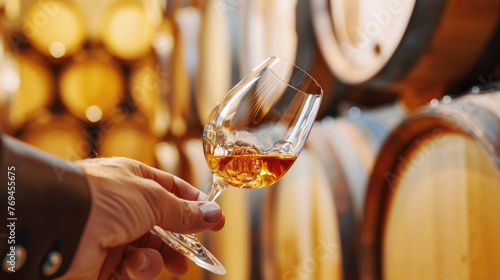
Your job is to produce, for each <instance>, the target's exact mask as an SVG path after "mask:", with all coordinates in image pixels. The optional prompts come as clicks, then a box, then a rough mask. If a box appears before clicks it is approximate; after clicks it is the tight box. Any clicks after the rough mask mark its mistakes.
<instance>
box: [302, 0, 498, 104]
mask: <svg viewBox="0 0 500 280" xmlns="http://www.w3.org/2000/svg"><path fill="white" fill-rule="evenodd" d="M311 3H312V10H313V14H314V16H313V19H314V24H315V31H316V37H317V39H318V41H319V43H320V47H321V50H322V52H323V55H324V56H325V57H326V60H327V62H328V64H329V66H330V68H331V69H332V70H333V71H334V73H335V75H336V77H338V78H339V79H341V80H342V81H344V82H346V83H348V84H364V85H366V86H369V87H373V88H391V89H394V90H395V91H397V92H400V95H401V97H402V99H403V100H404V101H405V103H406V104H407V106H409V107H410V108H414V107H417V106H419V105H423V104H424V103H426V102H428V101H429V100H430V99H432V98H438V97H440V96H442V95H443V92H444V89H445V88H446V87H447V86H448V85H449V84H450V83H451V82H453V81H455V80H457V79H458V78H460V77H462V76H463V75H464V74H466V73H467V71H468V70H469V68H471V67H472V66H473V65H474V63H475V61H476V60H477V59H478V58H479V56H480V55H481V53H482V52H483V50H484V48H485V47H486V46H487V45H488V43H489V42H490V39H491V38H492V37H493V35H494V32H495V29H496V27H497V26H498V22H499V19H500V16H499V15H500V2H498V1H495V0H491V1H490V0H482V1H475V2H471V1H467V0H460V1H445V0H442V1H420V0H419V1H415V0H411V1H375V2H374V1H368V0H366V1H355V2H351V1H341V0H312V1H311ZM470 42H474V44H471V43H470Z"/></svg>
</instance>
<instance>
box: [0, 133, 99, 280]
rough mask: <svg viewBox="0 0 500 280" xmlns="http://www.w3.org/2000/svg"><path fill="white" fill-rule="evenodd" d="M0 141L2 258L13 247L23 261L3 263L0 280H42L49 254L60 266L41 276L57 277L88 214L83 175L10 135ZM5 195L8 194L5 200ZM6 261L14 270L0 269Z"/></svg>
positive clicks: (75, 242)
mask: <svg viewBox="0 0 500 280" xmlns="http://www.w3.org/2000/svg"><path fill="white" fill-rule="evenodd" d="M0 141H1V143H0V159H1V169H0V174H1V175H0V180H2V185H1V186H2V187H1V189H0V206H1V207H0V223H5V224H6V225H5V226H1V227H0V253H1V254H2V255H1V257H2V260H3V259H4V258H5V256H6V255H7V254H9V253H10V252H11V249H12V248H14V247H13V246H22V247H23V248H24V249H25V250H26V260H25V262H24V264H23V265H22V266H20V264H21V263H20V262H21V261H20V260H16V261H15V262H12V263H10V264H9V263H7V266H3V267H2V269H0V279H44V278H45V276H44V275H43V270H44V269H43V268H44V265H45V267H47V265H49V264H50V262H47V261H48V255H50V253H52V252H55V253H56V255H57V254H60V256H62V259H61V264H60V267H59V268H58V269H56V270H55V272H53V274H51V275H48V276H49V277H46V278H55V277H57V276H60V275H62V274H63V273H64V272H65V271H66V270H67V268H68V267H69V265H70V263H71V261H72V259H73V256H74V254H75V251H76V249H77V246H78V244H79V240H80V237H81V234H82V232H83V229H84V227H85V223H86V220H87V217H88V214H89V209H90V193H89V188H88V185H87V181H86V178H85V175H84V173H83V172H82V171H81V169H80V168H78V167H77V166H75V165H74V164H71V163H69V162H66V161H63V160H60V159H58V158H55V157H52V156H50V155H48V154H46V153H43V152H40V151H38V150H36V149H33V148H31V147H29V146H27V145H25V144H23V143H21V142H19V141H17V140H15V139H12V138H10V137H5V136H3V137H2V136H1V135H0ZM9 171H10V172H11V173H10V174H9V173H8V172H9ZM12 182H14V183H12ZM13 186H14V188H12V187H13ZM9 187H10V189H9ZM9 196H11V197H14V199H12V198H10V201H11V202H9ZM9 203H10V204H9ZM9 206H10V207H11V208H8V207H9ZM9 224H10V225H11V227H10V229H13V230H12V231H11V230H10V229H9V228H8V227H7V225H9ZM12 225H13V226H12ZM3 237H5V238H3ZM11 264H13V265H14V267H13V268H11V269H10V270H11V271H12V270H14V271H15V272H14V273H12V274H7V273H6V271H4V270H5V268H7V269H8V268H9V267H12V266H11ZM7 271H8V270H7ZM45 271H46V272H47V270H45ZM49 272H50V270H49ZM7 275H8V276H7Z"/></svg>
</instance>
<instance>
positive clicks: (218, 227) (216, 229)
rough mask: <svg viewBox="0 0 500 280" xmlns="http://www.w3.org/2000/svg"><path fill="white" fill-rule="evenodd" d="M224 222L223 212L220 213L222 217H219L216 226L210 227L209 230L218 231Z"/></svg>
mask: <svg viewBox="0 0 500 280" xmlns="http://www.w3.org/2000/svg"><path fill="white" fill-rule="evenodd" d="M225 224H226V216H224V212H223V213H222V217H221V218H220V220H219V222H218V223H217V225H216V226H214V227H213V228H211V229H210V230H211V231H219V230H221V229H222V228H223V227H224V225H225Z"/></svg>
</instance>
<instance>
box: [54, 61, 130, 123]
mask: <svg viewBox="0 0 500 280" xmlns="http://www.w3.org/2000/svg"><path fill="white" fill-rule="evenodd" d="M124 91H125V81H124V77H123V72H122V70H121V69H120V66H119V65H118V64H117V63H116V62H115V61H114V60H113V59H112V58H111V57H110V56H109V55H107V54H105V53H103V52H99V51H96V52H92V53H80V54H79V55H77V56H75V57H73V59H72V61H71V62H69V64H68V65H66V66H65V67H64V68H63V70H62V71H61V74H60V77H59V92H60V96H61V100H62V102H63V103H64V105H65V106H66V108H67V109H68V111H69V112H70V113H71V114H73V115H74V116H75V117H77V118H79V119H81V120H84V121H87V122H89V123H94V122H97V121H99V120H101V119H102V118H105V117H109V116H111V115H113V114H114V113H116V112H117V111H118V110H117V107H118V105H119V103H120V101H121V99H122V97H123V94H124Z"/></svg>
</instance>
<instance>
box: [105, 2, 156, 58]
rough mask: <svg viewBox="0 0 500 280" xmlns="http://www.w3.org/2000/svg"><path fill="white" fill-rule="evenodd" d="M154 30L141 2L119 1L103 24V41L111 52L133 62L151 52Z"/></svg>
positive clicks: (111, 8) (110, 10) (110, 9)
mask: <svg viewBox="0 0 500 280" xmlns="http://www.w3.org/2000/svg"><path fill="white" fill-rule="evenodd" d="M152 36H153V28H152V25H151V23H150V22H149V21H148V19H147V17H146V14H145V12H144V8H143V5H142V4H141V2H139V1H119V2H116V3H115V4H114V5H112V6H110V7H109V9H108V10H107V11H106V14H105V15H104V19H103V21H102V24H101V40H102V42H103V43H104V45H105V46H106V48H107V49H108V51H109V52H111V53H112V54H114V55H116V56H117V57H119V58H122V59H127V60H133V59H137V58H140V57H143V56H145V55H146V54H147V53H148V52H149V51H150V50H151V41H152Z"/></svg>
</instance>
